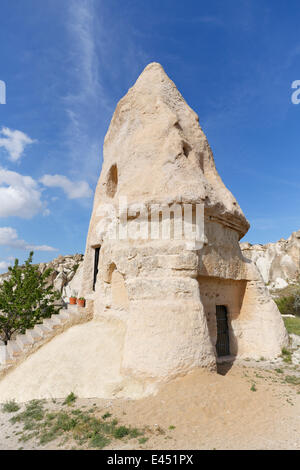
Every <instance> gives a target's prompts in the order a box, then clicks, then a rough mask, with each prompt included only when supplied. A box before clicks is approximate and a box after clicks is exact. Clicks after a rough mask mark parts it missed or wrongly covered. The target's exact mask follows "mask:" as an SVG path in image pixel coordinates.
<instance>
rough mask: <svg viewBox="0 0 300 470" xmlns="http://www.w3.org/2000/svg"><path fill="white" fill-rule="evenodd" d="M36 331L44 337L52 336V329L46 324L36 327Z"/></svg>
mask: <svg viewBox="0 0 300 470" xmlns="http://www.w3.org/2000/svg"><path fill="white" fill-rule="evenodd" d="M34 330H35V331H37V332H38V333H40V334H41V335H42V336H43V337H46V336H49V335H51V334H52V331H53V330H52V328H51V327H50V326H49V325H46V324H45V323H41V324H39V325H35V327H34Z"/></svg>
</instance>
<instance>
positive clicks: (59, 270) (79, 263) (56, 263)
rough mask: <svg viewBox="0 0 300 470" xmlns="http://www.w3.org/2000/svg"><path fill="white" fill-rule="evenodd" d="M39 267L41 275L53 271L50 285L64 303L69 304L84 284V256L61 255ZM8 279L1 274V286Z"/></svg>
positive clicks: (6, 274) (49, 281) (6, 275)
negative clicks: (71, 297) (73, 294)
mask: <svg viewBox="0 0 300 470" xmlns="http://www.w3.org/2000/svg"><path fill="white" fill-rule="evenodd" d="M38 267H39V271H40V272H41V273H43V272H45V270H46V269H48V268H50V269H52V273H51V275H50V276H49V279H48V285H53V286H54V288H55V289H56V290H57V291H58V292H59V293H60V294H61V300H62V303H66V302H68V299H69V297H70V296H71V294H72V293H78V291H79V289H80V287H81V283H82V267H83V255H82V254H78V253H76V254H75V255H65V256H62V255H60V256H58V257H57V258H55V259H53V260H52V261H50V262H49V263H40V264H39V265H38ZM8 278H9V273H4V274H0V284H1V283H2V282H3V281H4V280H5V279H8Z"/></svg>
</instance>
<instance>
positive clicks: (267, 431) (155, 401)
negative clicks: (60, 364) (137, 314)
mask: <svg viewBox="0 0 300 470" xmlns="http://www.w3.org/2000/svg"><path fill="white" fill-rule="evenodd" d="M254 365H255V364H254ZM265 367H266V366H264V365H263V364H256V365H255V368H254V367H249V364H244V365H241V364H240V365H233V366H232V367H231V366H230V365H222V366H219V374H216V373H210V372H208V371H203V370H197V371H194V372H192V373H190V374H189V375H187V376H185V377H182V378H178V379H176V380H174V381H172V382H170V383H168V384H165V385H163V386H162V387H161V388H160V390H159V392H158V393H157V394H156V395H155V396H147V397H144V398H141V399H137V400H132V399H124V398H118V399H114V400H108V399H89V400H87V399H77V401H76V403H75V405H74V406H75V407H82V408H83V409H87V408H88V407H90V406H91V405H92V404H96V405H97V408H96V409H97V412H96V414H97V415H98V416H99V417H100V416H101V415H102V414H103V412H105V411H109V412H110V413H112V414H113V416H114V417H116V418H118V419H119V422H120V424H123V423H124V424H127V425H132V426H137V427H144V426H146V425H148V426H149V427H150V428H149V429H150V431H149V433H148V434H147V437H148V438H149V440H148V441H147V442H146V443H145V444H143V445H141V444H139V443H138V440H137V439H132V440H129V441H125V442H124V441H123V440H122V441H121V440H119V441H114V442H113V443H112V444H110V446H109V447H108V449H300V394H299V392H300V387H299V386H296V385H292V384H288V383H286V382H285V381H284V377H285V375H287V374H292V373H293V370H292V369H291V370H286V371H285V372H284V373H283V374H280V373H277V372H276V371H275V370H274V369H273V370H272V369H269V370H266V368H265ZM253 384H255V388H256V391H252V390H251V386H252V385H253ZM48 403H49V407H52V408H56V409H58V408H59V407H61V400H60V403H59V401H57V402H56V403H55V404H54V403H53V402H52V401H51V400H49V402H48ZM11 416H12V414H8V413H3V412H0V449H18V448H20V447H23V448H24V449H36V448H41V447H38V444H37V443H36V442H34V441H28V442H26V443H20V442H19V440H18V436H17V435H16V433H17V432H18V429H20V428H19V427H18V426H20V425H12V424H10V423H9V418H10V417H11ZM170 426H175V429H169V427H170ZM161 430H163V432H162V431H161ZM73 447H74V443H69V444H67V445H65V446H64V448H69V449H71V448H73ZM42 448H44V449H54V448H61V447H58V442H52V443H50V444H48V445H46V446H44V447H42Z"/></svg>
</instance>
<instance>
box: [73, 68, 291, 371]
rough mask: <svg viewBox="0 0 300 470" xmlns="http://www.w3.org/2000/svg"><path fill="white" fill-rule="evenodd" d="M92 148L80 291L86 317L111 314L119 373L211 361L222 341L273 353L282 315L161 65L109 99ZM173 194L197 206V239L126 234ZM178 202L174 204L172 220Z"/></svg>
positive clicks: (246, 351) (239, 349) (233, 204)
mask: <svg viewBox="0 0 300 470" xmlns="http://www.w3.org/2000/svg"><path fill="white" fill-rule="evenodd" d="M103 153H104V161H103V167H102V171H101V175H100V179H99V182H98V185H97V189H96V193H95V199H94V208H93V213H92V218H91V222H90V228H89V233H88V238H87V245H86V252H85V258H84V268H83V269H84V272H83V285H82V289H81V294H82V295H83V296H84V297H85V298H86V299H87V300H88V308H89V309H91V311H92V312H93V315H94V320H95V321H96V320H101V321H103V320H105V321H112V320H114V321H119V322H120V325H121V324H122V328H123V329H124V331H125V335H124V348H123V351H122V360H121V364H122V371H123V373H124V374H127V375H130V376H133V377H144V378H149V379H157V380H159V379H166V378H170V377H171V376H174V375H177V374H182V373H185V372H187V371H188V370H191V369H192V368H193V367H210V368H214V367H215V365H216V359H217V356H218V355H224V351H228V354H231V355H233V356H238V357H260V356H264V357H274V356H276V355H278V354H280V353H281V348H282V346H283V345H285V344H286V343H287V333H286V330H285V328H284V325H283V322H282V319H281V315H280V313H279V311H278V309H277V307H276V305H275V304H274V302H273V301H272V299H271V297H270V295H269V293H268V291H267V289H266V288H265V286H264V283H263V281H262V279H261V276H260V274H259V272H258V270H257V268H256V267H255V264H254V263H252V262H251V261H250V260H247V259H246V258H245V257H244V256H243V254H242V252H241V250H240V246H239V239H240V238H241V237H242V236H243V235H244V234H245V233H246V232H247V230H248V228H249V224H248V222H247V220H246V218H245V216H244V214H243V212H242V210H241V208H240V207H239V205H238V203H237V201H236V199H235V198H234V197H233V195H232V194H231V193H230V191H229V190H228V189H227V188H226V187H225V185H224V184H223V182H222V180H221V178H220V176H219V174H218V172H217V170H216V167H215V163H214V158H213V154H212V151H211V148H210V146H209V144H208V141H207V139H206V136H205V134H204V133H203V131H202V129H201V127H200V126H199V122H198V116H197V115H196V113H195V112H194V111H193V110H192V109H191V108H190V107H189V106H188V105H187V103H186V102H185V100H184V99H183V97H182V96H181V94H180V93H179V91H178V90H177V88H176V86H175V85H174V83H173V82H172V81H171V80H170V79H169V77H168V76H167V75H166V74H165V72H164V70H163V68H162V67H161V65H159V64H157V63H153V64H150V65H148V66H147V67H146V68H145V70H144V71H143V73H142V74H141V75H140V77H139V78H138V80H137V81H136V83H135V85H134V86H133V87H132V88H131V89H130V90H129V91H128V93H127V94H126V96H125V97H124V98H122V99H121V100H120V102H119V103H118V105H117V108H116V110H115V113H114V115H113V118H112V121H111V124H110V127H109V129H108V132H107V135H106V137H105V141H104V152H103ZM122 198H126V200H127V203H128V204H129V206H130V207H129V209H128V208H127V207H126V208H125V209H124V208H123V206H122V203H121V199H122ZM184 204H187V205H190V206H192V207H193V211H194V210H195V211H196V209H195V206H196V205H202V206H203V208H204V234H203V235H204V236H203V243H204V244H203V245H202V246H201V248H199V247H198V248H197V247H196V246H195V247H194V249H189V248H188V247H187V244H186V243H185V242H184V241H183V240H178V239H175V237H174V239H171V238H170V239H167V240H166V239H163V237H160V239H153V237H151V236H150V237H148V238H147V239H141V237H137V236H136V234H137V233H138V232H139V230H141V228H142V227H144V226H147V223H148V222H149V212H151V217H150V219H151V224H152V223H153V220H152V216H153V212H152V211H153V205H154V206H155V207H157V206H158V205H160V207H164V208H167V209H170V207H171V206H172V205H176V209H178V206H179V208H180V209H182V207H183V205H184ZM158 212H159V209H157V212H156V214H155V215H158ZM183 212H184V211H181V210H179V212H176V210H174V213H173V224H174V227H175V224H178V223H181V222H182V218H183ZM193 213H194V212H193ZM191 226H192V227H193V228H194V229H196V223H195V220H194V218H193V220H191ZM124 227H125V231H126V236H125V237H123V235H122V238H121V237H119V239H116V238H115V237H114V236H113V235H112V234H113V232H114V229H116V231H117V232H118V233H119V234H120V233H121V232H123V231H124V230H123V229H124ZM151 227H152V226H151ZM160 227H161V230H163V226H162V224H161V226H160ZM146 230H147V229H146ZM147 233H148V232H147ZM222 312H223V313H222ZM226 314H227V320H226ZM222 315H223V316H225V320H224V321H225V323H226V328H228V331H227V330H226V333H225V336H224V338H223V337H222V334H223V333H222V331H221V330H222V326H221V323H222V321H223V320H222V321H221V320H220V318H221V317H222ZM222 318H223V317H222ZM223 319H224V318H223ZM225 323H224V324H225ZM120 327H121V326H120ZM226 328H225V329H226ZM226 335H228V336H229V338H228V337H227V336H226ZM222 338H223V339H222ZM223 340H224V343H225V342H226V340H228V345H227V346H228V347H227V346H226V347H224V348H223V349H222V348H221V349H222V351H221V352H220V342H221V343H222V341H223ZM218 346H219V352H218ZM221 346H222V347H223V346H224V344H223V345H221ZM225 354H226V352H225Z"/></svg>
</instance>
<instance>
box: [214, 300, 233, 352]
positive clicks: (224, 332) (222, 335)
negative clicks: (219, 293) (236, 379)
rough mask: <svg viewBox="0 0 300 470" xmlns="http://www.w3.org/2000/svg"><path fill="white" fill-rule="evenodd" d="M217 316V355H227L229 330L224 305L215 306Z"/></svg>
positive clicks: (228, 350)
mask: <svg viewBox="0 0 300 470" xmlns="http://www.w3.org/2000/svg"><path fill="white" fill-rule="evenodd" d="M216 316H217V333H218V334H217V344H216V349H217V355H218V356H229V355H230V348H229V331H228V321H227V309H226V307H225V306H224V305H217V306H216Z"/></svg>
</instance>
